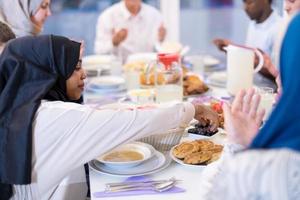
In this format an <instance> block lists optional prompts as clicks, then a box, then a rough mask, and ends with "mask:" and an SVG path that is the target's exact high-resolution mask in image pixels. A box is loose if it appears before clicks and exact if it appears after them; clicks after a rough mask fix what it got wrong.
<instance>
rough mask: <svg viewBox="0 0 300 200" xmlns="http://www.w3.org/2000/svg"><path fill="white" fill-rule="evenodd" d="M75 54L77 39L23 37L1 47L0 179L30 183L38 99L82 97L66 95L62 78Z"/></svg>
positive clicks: (74, 61)
mask: <svg viewBox="0 0 300 200" xmlns="http://www.w3.org/2000/svg"><path fill="white" fill-rule="evenodd" d="M79 52H80V43H77V42H74V41H70V40H68V39H66V38H63V37H57V36H41V37H39V38H38V39H36V38H34V37H25V38H22V39H18V40H16V41H12V42H10V43H9V44H8V45H7V48H6V49H5V50H4V51H3V55H2V57H1V59H0V71H1V73H0V102H1V104H0V116H1V118H0V148H1V153H0V180H1V183H4V184H29V183H31V152H32V134H31V133H32V121H33V118H34V115H35V112H36V111H37V109H38V107H39V105H40V103H41V100H42V99H48V100H61V101H72V100H77V99H79V98H80V93H79V97H77V99H70V98H69V97H68V96H67V95H66V94H67V93H66V80H67V79H68V78H69V77H70V76H71V75H72V73H73V71H74V70H75V68H76V66H77V63H78V62H79ZM3 187H4V186H3ZM3 187H2V185H1V188H0V189H2V188H3ZM1 196H4V193H2V192H1Z"/></svg>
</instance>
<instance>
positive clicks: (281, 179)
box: [199, 14, 300, 200]
mask: <svg viewBox="0 0 300 200" xmlns="http://www.w3.org/2000/svg"><path fill="white" fill-rule="evenodd" d="M299 33H300V14H298V15H296V16H295V17H294V18H293V20H292V21H291V23H290V24H289V26H288V29H287V32H286V34H285V37H284V40H283V42H282V46H281V53H280V75H281V78H282V92H283V93H282V96H281V98H280V99H279V102H278V103H277V105H276V107H275V109H274V111H273V113H272V114H271V116H270V118H269V119H268V120H267V121H266V124H265V125H264V126H263V128H262V129H261V130H260V126H261V124H262V119H263V116H264V110H259V103H260V96H259V95H257V94H255V90H254V89H250V90H248V91H241V92H240V93H239V94H238V95H237V96H236V98H235V100H234V101H233V103H232V105H231V106H229V105H227V104H224V106H223V109H224V116H225V129H226V132H227V134H228V138H229V144H227V145H226V147H225V153H224V155H223V157H222V158H221V160H220V162H219V164H218V166H217V167H216V165H215V166H214V168H217V170H216V173H214V177H213V178H212V179H207V178H206V179H205V178H203V180H204V179H205V180H206V181H210V182H209V184H207V183H205V184H202V185H201V186H202V187H201V189H202V191H201V192H202V196H201V197H202V198H199V199H210V200H218V199H260V200H269V199H272V200H296V199H299V197H300V184H299V183H300V167H299V166H300V107H299V105H298V104H299V102H300V92H299V91H300V79H299V73H300V68H299V67H300V60H299V52H300V37H299ZM207 169H209V167H208V168H207ZM203 174H206V171H204V172H203ZM210 174H212V172H210ZM210 178H211V177H210ZM205 186H207V188H205ZM208 186H211V187H210V188H208Z"/></svg>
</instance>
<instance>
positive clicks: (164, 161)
mask: <svg viewBox="0 0 300 200" xmlns="http://www.w3.org/2000/svg"><path fill="white" fill-rule="evenodd" d="M170 163H171V159H168V157H166V156H165V155H164V154H162V153H160V152H158V151H155V152H154V155H153V156H152V157H151V158H150V159H149V160H147V161H145V162H144V163H141V164H139V165H137V166H133V167H131V168H122V167H120V168H115V167H114V168H112V167H108V166H106V165H104V164H102V163H100V162H99V161H97V160H92V161H91V162H89V165H90V167H91V168H92V169H93V170H94V171H96V172H98V173H101V174H106V175H111V176H123V177H128V176H142V175H147V174H153V173H156V172H158V171H160V170H163V169H165V168H166V167H168V166H169V164H170Z"/></svg>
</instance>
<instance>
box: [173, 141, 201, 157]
mask: <svg viewBox="0 0 300 200" xmlns="http://www.w3.org/2000/svg"><path fill="white" fill-rule="evenodd" d="M197 151H199V144H198V143H197V142H183V143H181V144H180V145H178V146H176V147H175V148H174V150H173V152H172V153H173V155H174V156H175V157H176V158H179V159H183V158H185V157H186V156H187V155H189V154H191V153H194V152H197Z"/></svg>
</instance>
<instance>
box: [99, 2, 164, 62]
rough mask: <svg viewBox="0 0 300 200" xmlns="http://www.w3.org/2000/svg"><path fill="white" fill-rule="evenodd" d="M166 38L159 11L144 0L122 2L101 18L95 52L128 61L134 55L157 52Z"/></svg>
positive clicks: (108, 10)
mask: <svg viewBox="0 0 300 200" xmlns="http://www.w3.org/2000/svg"><path fill="white" fill-rule="evenodd" d="M165 36H166V29H165V28H164V26H163V19H162V16H161V14H160V12H159V11H158V10H156V9H155V8H153V7H151V6H149V5H146V4H144V3H142V2H141V0H122V1H121V2H119V3H116V4H114V5H113V6H111V7H110V8H108V9H106V10H105V11H104V12H103V13H101V15H100V16H99V18H98V22H97V26H96V38H95V44H94V52H95V53H96V54H111V53H112V54H115V55H116V56H118V57H120V58H121V59H123V61H125V59H126V58H127V56H128V55H129V54H132V53H140V52H153V51H154V47H155V44H157V43H160V42H162V41H163V40H164V39H165Z"/></svg>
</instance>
